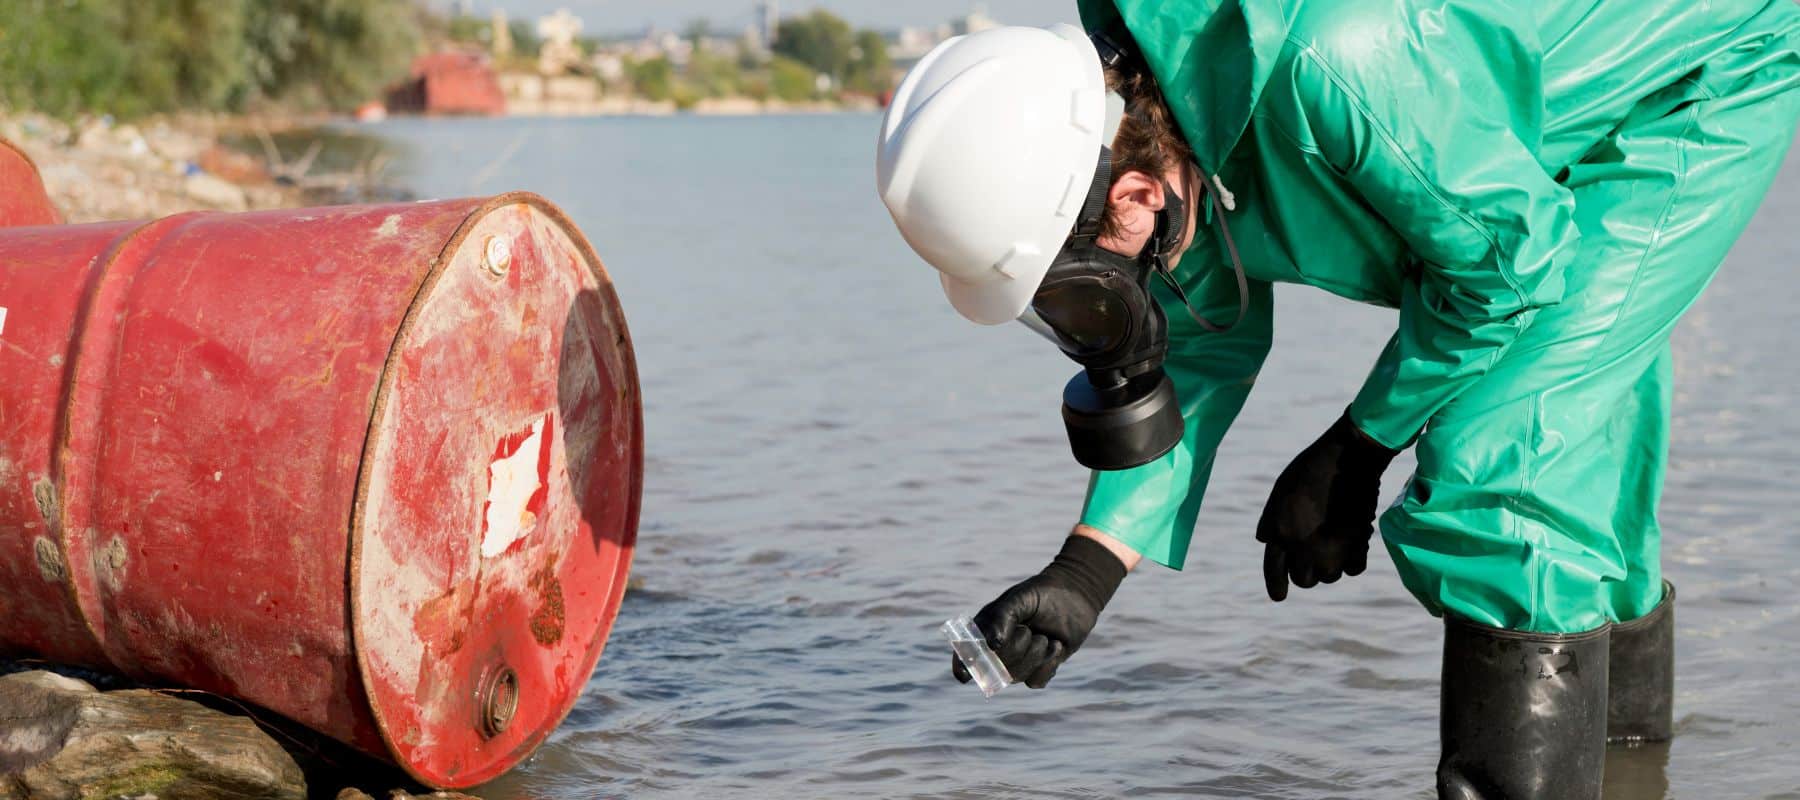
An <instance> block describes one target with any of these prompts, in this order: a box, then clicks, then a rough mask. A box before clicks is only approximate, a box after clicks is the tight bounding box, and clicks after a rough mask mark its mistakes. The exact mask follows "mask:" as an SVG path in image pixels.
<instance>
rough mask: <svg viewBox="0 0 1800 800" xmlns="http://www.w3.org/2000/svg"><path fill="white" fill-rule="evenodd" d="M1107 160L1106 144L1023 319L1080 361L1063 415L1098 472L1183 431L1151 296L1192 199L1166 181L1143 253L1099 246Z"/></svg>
mask: <svg viewBox="0 0 1800 800" xmlns="http://www.w3.org/2000/svg"><path fill="white" fill-rule="evenodd" d="M1111 161H1112V153H1111V151H1110V150H1105V149H1103V150H1102V151H1101V155H1100V164H1099V168H1098V169H1097V170H1096V173H1095V176H1094V183H1093V187H1092V189H1091V190H1090V192H1089V194H1088V200H1087V204H1086V205H1085V206H1084V207H1083V209H1082V212H1081V216H1080V218H1079V220H1078V221H1077V223H1076V227H1075V230H1074V231H1073V232H1072V233H1071V234H1070V235H1069V238H1068V240H1067V242H1066V243H1065V244H1064V245H1063V248H1062V250H1061V252H1059V253H1058V254H1057V256H1056V260H1055V261H1053V262H1051V265H1050V269H1049V271H1048V272H1047V273H1045V275H1044V280H1043V282H1042V283H1041V284H1039V285H1038V290H1037V293H1036V294H1035V295H1034V296H1033V297H1032V301H1031V307H1030V308H1029V309H1028V310H1027V311H1026V312H1025V314H1024V316H1022V317H1021V318H1020V321H1021V322H1024V323H1025V324H1026V325H1027V326H1028V327H1030V328H1031V329H1032V330H1035V331H1037V332H1038V333H1039V334H1041V335H1043V336H1044V337H1045V338H1047V339H1049V340H1050V341H1051V342H1052V343H1054V344H1056V346H1057V347H1059V348H1061V349H1062V351H1063V353H1064V354H1065V355H1067V356H1068V357H1069V358H1070V359H1072V360H1074V361H1075V363H1077V364H1080V365H1081V366H1082V368H1083V369H1082V372H1080V373H1079V374H1077V375H1076V376H1075V377H1074V378H1071V379H1070V380H1069V383H1068V385H1067V386H1065V387H1064V389H1063V423H1064V425H1065V426H1066V427H1067V429H1068V433H1069V445H1070V448H1071V449H1072V450H1073V451H1074V455H1075V460H1076V461H1079V462H1081V464H1082V465H1084V466H1087V467H1089V468H1092V469H1098V470H1120V469H1130V468H1132V467H1136V466H1140V465H1143V464H1147V463H1149V462H1151V461H1154V460H1156V459H1157V458H1160V457H1162V455H1163V454H1165V453H1167V452H1169V451H1170V450H1171V449H1173V448H1174V447H1175V445H1176V443H1178V442H1180V441H1181V436H1182V432H1183V430H1184V427H1183V423H1182V418H1181V408H1180V405H1179V403H1178V402H1177V401H1176V397H1175V385H1174V384H1173V383H1172V382H1170V380H1169V377H1168V375H1166V374H1164V373H1163V369H1162V365H1163V357H1164V355H1165V354H1166V353H1167V352H1168V347H1169V332H1168V320H1167V318H1166V317H1165V316H1164V315H1163V310H1162V307H1161V306H1160V305H1158V303H1157V302H1156V299H1155V298H1154V297H1152V296H1151V294H1150V278H1151V276H1152V275H1153V274H1158V273H1161V274H1164V275H1165V276H1166V274H1167V272H1168V259H1170V258H1172V257H1173V256H1174V255H1175V254H1176V253H1177V252H1178V251H1179V248H1180V246H1181V239H1182V236H1183V234H1184V233H1185V232H1186V227H1187V204H1186V203H1185V202H1184V201H1183V200H1182V199H1181V198H1180V197H1178V196H1177V195H1176V194H1175V189H1174V187H1172V186H1169V185H1168V184H1166V183H1165V184H1164V185H1163V197H1164V201H1163V203H1164V205H1163V209H1162V210H1161V211H1159V212H1157V218H1156V228H1155V231H1154V232H1153V233H1152V234H1151V236H1150V241H1149V242H1148V243H1147V244H1146V245H1145V246H1144V251H1143V253H1142V254H1140V255H1138V256H1136V257H1131V256H1123V255H1119V254H1118V253H1114V252H1111V251H1109V250H1106V249H1104V248H1102V247H1100V246H1099V245H1098V244H1096V240H1097V238H1098V237H1099V233H1100V226H1101V222H1102V221H1103V219H1104V217H1105V214H1106V196H1107V193H1108V191H1109V190H1110V189H1111V187H1112V166H1111Z"/></svg>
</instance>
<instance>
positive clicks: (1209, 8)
mask: <svg viewBox="0 0 1800 800" xmlns="http://www.w3.org/2000/svg"><path fill="white" fill-rule="evenodd" d="M1077 5H1078V6H1079V7H1080V9H1081V22H1082V24H1083V25H1084V26H1085V27H1086V28H1087V29H1088V30H1090V31H1094V30H1099V29H1101V28H1103V27H1105V26H1106V25H1108V24H1110V23H1111V22H1112V21H1113V20H1115V19H1118V18H1119V17H1120V16H1121V15H1123V16H1124V18H1125V27H1127V28H1129V29H1130V30H1131V33H1132V35H1133V36H1134V37H1136V39H1137V42H1138V47H1139V48H1141V49H1142V51H1143V53H1144V57H1145V59H1146V60H1147V61H1149V62H1150V70H1151V72H1153V73H1155V75H1156V82H1157V84H1158V85H1160V86H1161V87H1162V90H1163V95H1164V96H1165V97H1167V98H1168V101H1169V108H1170V109H1172V110H1173V111H1174V112H1175V119H1176V121H1177V122H1179V123H1180V124H1181V129H1182V132H1183V133H1184V134H1185V135H1186V136H1187V140H1188V144H1190V145H1192V146H1193V148H1194V155H1195V157H1196V158H1197V159H1198V160H1199V161H1200V166H1201V167H1202V168H1204V169H1206V170H1207V171H1208V172H1217V171H1218V170H1219V165H1220V164H1223V163H1224V162H1225V156H1226V155H1227V154H1229V153H1230V152H1231V148H1232V147H1234V146H1236V145H1237V141H1238V138H1239V137H1241V136H1243V134H1244V128H1245V127H1246V126H1247V125H1248V124H1249V122H1250V112H1251V111H1252V110H1253V109H1255V108H1256V101H1257V99H1258V98H1260V97H1261V96H1262V89H1263V85H1264V84H1266V83H1268V81H1269V74H1270V73H1271V72H1273V71H1274V69H1275V60H1276V58H1277V56H1279V55H1280V54H1281V48H1282V44H1283V42H1285V41H1286V39H1287V34H1288V24H1289V20H1290V18H1291V15H1290V14H1288V13H1287V11H1286V10H1284V9H1283V7H1282V3H1281V1H1280V0H1077Z"/></svg>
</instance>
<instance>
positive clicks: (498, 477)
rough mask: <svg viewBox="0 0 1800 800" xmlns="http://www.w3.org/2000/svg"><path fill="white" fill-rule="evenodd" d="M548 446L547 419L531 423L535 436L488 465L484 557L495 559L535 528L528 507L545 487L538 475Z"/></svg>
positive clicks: (482, 548)
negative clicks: (512, 451) (545, 429)
mask: <svg viewBox="0 0 1800 800" xmlns="http://www.w3.org/2000/svg"><path fill="white" fill-rule="evenodd" d="M543 447H544V420H543V419H542V418H540V419H539V420H538V421H537V422H535V423H533V424H532V426H531V435H530V436H527V437H525V441H524V442H522V443H520V444H519V449H518V450H517V451H516V452H514V453H513V454H512V455H510V456H507V457H505V458H501V459H497V460H495V461H494V462H493V463H492V464H489V465H488V501H487V520H486V522H487V524H486V525H485V526H484V527H485V528H486V532H485V533H483V534H482V536H481V557H482V558H493V557H494V556H497V555H500V554H501V553H504V552H506V549H507V548H509V547H512V545H513V542H516V541H518V540H520V539H522V538H524V537H525V534H527V533H529V532H530V531H531V527H532V524H533V523H535V522H536V521H537V520H536V515H535V514H532V513H531V511H530V510H528V509H527V506H529V505H530V504H531V496H532V495H534V494H537V492H538V489H541V488H543V482H542V477H541V476H539V475H538V457H539V455H540V454H541V453H542V450H543Z"/></svg>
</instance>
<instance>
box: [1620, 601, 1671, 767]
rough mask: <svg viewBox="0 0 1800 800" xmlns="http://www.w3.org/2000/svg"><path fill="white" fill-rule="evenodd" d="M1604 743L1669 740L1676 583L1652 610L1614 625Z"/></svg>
mask: <svg viewBox="0 0 1800 800" xmlns="http://www.w3.org/2000/svg"><path fill="white" fill-rule="evenodd" d="M1611 657H1612V665H1611V667H1610V668H1609V670H1608V673H1609V675H1610V678H1609V685H1608V687H1607V690H1606V741H1607V742H1608V743H1623V744H1632V743H1638V742H1666V741H1668V740H1669V737H1670V736H1671V735H1672V734H1673V733H1674V728H1675V584H1672V583H1669V582H1668V581H1663V599H1662V602H1661V603H1658V604H1657V605H1656V608H1654V609H1651V611H1650V613H1648V614H1645V615H1644V616H1642V617H1639V618H1637V619H1634V620H1632V621H1630V622H1621V623H1619V624H1617V625H1614V626H1613V629H1612V656H1611Z"/></svg>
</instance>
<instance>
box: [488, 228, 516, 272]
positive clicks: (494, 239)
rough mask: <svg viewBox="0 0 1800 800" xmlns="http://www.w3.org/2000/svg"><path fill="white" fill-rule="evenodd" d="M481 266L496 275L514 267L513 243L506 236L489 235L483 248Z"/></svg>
mask: <svg viewBox="0 0 1800 800" xmlns="http://www.w3.org/2000/svg"><path fill="white" fill-rule="evenodd" d="M481 266H482V267H483V268H485V269H486V270H487V271H488V272H491V273H493V274H495V275H502V276H503V275H505V274H506V271H507V270H509V269H512V243H511V242H509V241H507V240H506V237H504V236H489V237H488V238H487V242H486V243H485V244H484V245H482V248H481Z"/></svg>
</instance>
